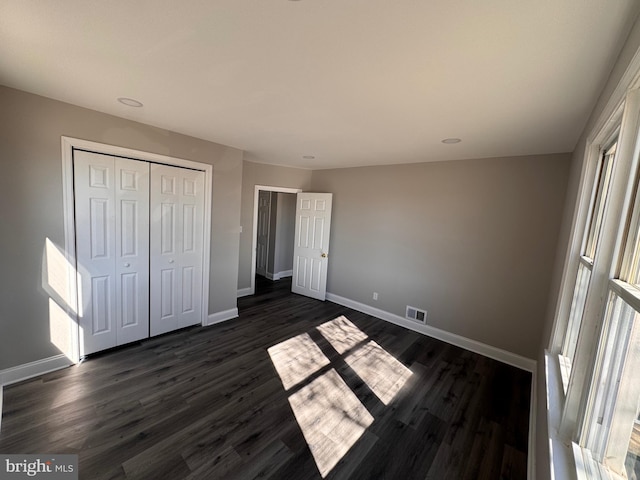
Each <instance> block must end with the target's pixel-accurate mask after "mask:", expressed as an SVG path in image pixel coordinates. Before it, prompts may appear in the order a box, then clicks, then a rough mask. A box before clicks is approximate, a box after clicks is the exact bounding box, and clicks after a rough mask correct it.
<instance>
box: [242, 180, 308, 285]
mask: <svg viewBox="0 0 640 480" xmlns="http://www.w3.org/2000/svg"><path fill="white" fill-rule="evenodd" d="M300 191H301V190H300V189H294V188H285V187H272V186H264V185H256V186H255V192H254V209H253V258H252V262H251V270H252V271H251V294H252V295H253V294H256V293H258V290H264V289H269V288H271V287H272V286H273V282H276V281H278V280H281V279H288V280H290V278H291V276H292V274H293V245H294V235H295V212H296V194H297V193H298V192H300Z"/></svg>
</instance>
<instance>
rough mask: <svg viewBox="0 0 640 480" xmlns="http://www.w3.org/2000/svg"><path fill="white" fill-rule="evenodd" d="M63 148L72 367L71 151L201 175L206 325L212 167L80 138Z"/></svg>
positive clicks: (76, 337)
mask: <svg viewBox="0 0 640 480" xmlns="http://www.w3.org/2000/svg"><path fill="white" fill-rule="evenodd" d="M61 144H62V192H63V216H64V255H65V259H66V261H67V269H66V272H65V276H66V281H67V287H68V291H69V292H70V293H71V294H70V297H71V298H70V299H69V302H68V304H67V305H66V306H65V307H64V309H65V313H66V314H67V316H68V317H69V319H70V320H71V321H72V322H73V325H72V326H71V327H70V335H71V339H70V342H71V343H70V345H72V347H73V350H72V352H70V353H71V357H72V358H70V359H69V360H71V361H72V362H74V363H78V362H79V361H80V326H79V320H78V317H79V316H78V313H77V312H78V308H79V306H78V305H79V303H78V298H77V292H78V273H77V272H76V269H75V265H76V243H75V238H76V221H75V213H74V192H73V151H74V150H87V151H90V152H95V153H101V154H105V155H112V156H120V157H126V158H131V159H134V160H142V161H146V162H151V163H161V164H164V165H171V166H175V167H183V168H190V169H192V170H200V171H202V172H204V219H203V252H202V253H203V255H202V263H203V264H202V305H201V316H202V318H201V325H203V326H206V325H207V317H208V312H209V274H210V272H209V270H210V269H209V260H210V258H209V257H210V253H211V199H212V195H213V190H212V185H213V166H212V165H208V164H206V163H200V162H194V161H192V160H185V159H182V158H176V157H169V156H166V155H160V154H157V153H151V152H144V151H141V150H134V149H130V148H125V147H118V146H115V145H108V144H104V143H98V142H92V141H89V140H82V139H79V138H72V137H65V136H63V137H62V138H61Z"/></svg>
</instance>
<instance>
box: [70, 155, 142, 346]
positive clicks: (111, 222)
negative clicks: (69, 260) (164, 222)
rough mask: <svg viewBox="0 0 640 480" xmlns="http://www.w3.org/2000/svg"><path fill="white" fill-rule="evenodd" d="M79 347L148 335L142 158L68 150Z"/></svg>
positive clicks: (115, 342)
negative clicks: (71, 155)
mask: <svg viewBox="0 0 640 480" xmlns="http://www.w3.org/2000/svg"><path fill="white" fill-rule="evenodd" d="M74 188H75V211H76V249H77V252H76V255H77V262H76V263H77V268H78V274H79V276H80V281H79V290H80V291H79V296H78V297H79V299H80V312H79V321H80V327H81V334H80V339H81V340H80V354H81V355H82V356H84V355H88V354H91V353H95V352H98V351H100V350H105V349H107V348H111V347H115V346H117V345H122V344H125V343H129V342H133V341H136V340H140V339H142V338H146V337H148V336H149V302H148V298H149V166H148V164H147V163H145V162H139V161H136V160H130V159H124V158H116V157H111V156H108V155H102V154H98V153H90V152H83V151H75V152H74Z"/></svg>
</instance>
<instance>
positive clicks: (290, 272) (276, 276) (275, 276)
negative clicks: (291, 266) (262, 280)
mask: <svg viewBox="0 0 640 480" xmlns="http://www.w3.org/2000/svg"><path fill="white" fill-rule="evenodd" d="M265 276H266V277H267V278H268V279H269V280H273V281H276V280H280V279H281V278H286V277H293V270H285V271H284V272H277V273H271V272H267V273H266V275H265Z"/></svg>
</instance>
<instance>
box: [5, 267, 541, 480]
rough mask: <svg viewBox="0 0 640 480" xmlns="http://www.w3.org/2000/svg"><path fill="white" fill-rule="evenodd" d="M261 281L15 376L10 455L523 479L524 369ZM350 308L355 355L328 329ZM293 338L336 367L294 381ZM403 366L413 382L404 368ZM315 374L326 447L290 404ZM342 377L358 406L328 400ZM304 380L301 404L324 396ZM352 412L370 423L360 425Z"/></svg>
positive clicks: (315, 472) (237, 474)
mask: <svg viewBox="0 0 640 480" xmlns="http://www.w3.org/2000/svg"><path fill="white" fill-rule="evenodd" d="M256 288H257V293H256V295H253V296H250V297H244V298H242V299H239V301H238V309H239V314H240V316H239V318H237V319H234V320H232V321H228V322H224V323H221V324H219V325H215V326H211V327H206V328H202V327H190V328H186V329H183V330H180V331H177V332H172V333H170V334H166V335H161V336H159V337H154V338H152V339H148V340H145V341H142V342H136V343H133V344H131V345H127V346H125V347H122V348H116V349H113V350H111V351H107V352H102V353H100V354H96V355H93V356H90V357H89V358H88V359H86V360H85V361H84V362H83V363H81V364H80V365H78V366H74V367H70V368H67V369H64V370H60V371H56V372H52V373H50V374H47V375H44V376H42V377H38V378H35V379H32V380H29V381H26V382H23V383H20V384H16V385H12V386H10V387H5V389H4V406H3V407H4V415H3V425H2V427H3V428H2V432H0V452H2V453H24V454H28V453H75V454H78V456H79V471H80V478H81V479H91V480H94V479H104V480H116V479H124V480H126V479H134V478H135V479H147V478H149V479H158V478H172V479H175V480H181V479H189V480H198V479H211V478H213V479H215V478H224V479H229V478H238V479H246V478H265V479H272V480H281V479H305V480H314V479H318V480H320V479H322V475H321V474H320V470H321V469H320V467H319V465H318V464H317V463H316V459H315V458H314V456H313V455H312V453H311V451H312V450H313V449H315V450H314V451H316V452H317V451H318V448H325V449H327V448H328V450H326V451H330V452H341V453H339V454H338V453H334V455H337V456H336V457H335V458H332V459H329V462H328V464H326V465H331V468H330V470H329V471H328V472H325V478H326V479H328V480H334V479H336V480H337V479H340V480H344V479H363V480H364V479H372V478H376V479H381V478H382V479H384V478H388V479H394V480H395V479H398V478H402V479H414V478H416V479H423V478H429V479H434V480H443V479H448V478H451V479H455V480H459V479H463V478H473V479H474V480H475V479H493V478H499V479H505V480H508V479H511V480H524V479H525V478H526V471H527V447H528V445H527V442H528V429H529V402H530V394H531V374H530V373H527V372H524V371H522V370H519V369H517V368H514V367H511V366H508V365H505V364H502V363H500V362H497V361H495V360H491V359H488V358H486V357H482V356H481V355H477V354H475V353H472V352H468V351H465V350H463V349H460V348H458V347H455V346H452V345H449V344H446V343H443V342H441V341H439V340H435V339H433V338H429V337H425V336H422V335H420V334H417V333H415V332H412V331H408V330H406V329H403V328H401V327H398V326H396V325H393V324H390V323H387V322H384V321H382V320H378V319H375V318H373V317H370V316H368V315H366V314H364V313H361V312H356V311H353V310H350V309H348V308H346V307H343V306H340V305H337V304H333V303H330V302H319V301H317V300H313V299H310V298H306V297H302V296H299V295H294V294H291V292H290V288H291V284H290V279H289V280H286V279H284V280H280V281H278V282H269V281H266V280H264V279H261V278H258V279H257V283H256ZM340 316H344V317H345V318H346V319H347V320H348V322H350V324H349V325H352V327H353V328H355V329H356V330H353V332H354V333H353V335H355V337H354V340H353V341H351V340H349V338H343V339H342V341H343V344H349V345H350V347H349V348H348V349H347V351H338V350H336V348H335V346H334V345H332V343H331V341H330V339H327V338H325V336H323V335H322V333H321V330H322V328H324V327H322V328H321V329H319V328H318V327H320V326H321V325H324V324H327V322H331V321H332V320H334V319H336V318H338V317H340ZM331 325H334V324H333V323H332V324H331ZM345 325H346V324H345ZM352 327H349V328H352ZM325 330H326V329H325ZM356 333H357V335H356ZM299 335H308V337H309V338H310V339H311V341H312V342H313V343H314V344H315V345H316V346H317V348H318V349H319V351H320V352H322V353H321V355H323V356H324V357H326V358H327V359H328V363H327V364H326V365H324V366H322V367H321V368H320V369H316V370H314V371H313V373H306V372H305V371H302V372H299V374H296V375H297V376H296V378H299V379H300V380H297V382H298V383H297V384H296V385H294V386H291V387H287V388H285V386H284V385H283V384H282V380H281V379H280V376H279V374H278V372H277V371H276V368H275V366H274V363H273V360H272V358H271V357H270V354H269V349H270V348H271V347H274V346H276V345H278V344H280V343H282V342H284V341H287V340H289V339H292V338H294V337H297V336H299ZM356 337H357V338H356ZM371 342H375V344H373V343H371ZM314 348H315V347H314ZM342 350H344V349H342ZM292 355H294V356H295V355H296V352H292ZM301 358H303V357H301ZM291 365H293V366H295V365H297V364H296V362H295V361H294V362H293V363H291ZM409 370H410V371H411V372H412V374H411V375H410V376H408V378H407V376H406V375H405V376H402V375H401V374H400V373H398V372H403V371H407V372H408V371H409ZM395 375H398V376H397V377H395ZM327 379H331V380H330V382H333V383H327V381H328V380H327ZM312 382H314V383H313V385H323V386H322V387H321V388H322V389H324V390H326V391H324V390H323V391H317V395H318V398H320V397H322V398H325V401H323V402H318V404H317V406H316V407H314V408H318V409H320V410H316V411H311V410H310V411H309V412H307V411H306V410H305V411H304V412H302V413H300V414H301V415H305V418H306V420H304V421H305V422H312V424H309V425H307V426H306V427H304V428H309V426H311V427H312V428H314V429H317V432H316V433H314V434H313V435H311V434H309V435H307V437H308V438H322V439H323V440H322V442H325V443H324V444H323V445H324V446H322V445H309V444H307V440H305V435H304V434H303V431H302V428H303V427H302V426H301V424H299V423H298V419H297V418H296V416H295V412H294V410H293V407H292V403H291V399H292V398H296V399H298V400H299V395H298V396H296V395H297V393H298V392H301V391H303V389H305V388H307V387H308V386H309V385H310V384H312ZM367 382H369V383H367ZM332 385H333V386H332ZM334 387H335V388H337V390H335V391H336V392H338V391H340V392H342V393H341V394H340V395H343V396H344V398H345V399H346V398H347V397H348V398H349V401H348V402H347V403H348V404H349V405H350V406H349V409H347V410H348V411H347V410H345V411H342V412H340V411H331V410H328V409H335V408H340V407H339V405H342V404H343V403H344V402H341V401H338V400H339V398H338V397H336V396H335V395H337V394H335V393H334V394H333V395H334V397H331V395H332V394H331V392H330V391H329V390H331V389H334ZM338 387H339V388H338ZM304 392H306V394H307V396H305V397H304V398H305V400H304V403H303V404H302V405H304V408H305V409H306V408H307V405H311V404H312V403H313V402H314V401H315V400H314V398H315V397H313V395H312V396H311V397H309V396H308V395H309V394H310V392H314V390H309V389H306V390H304ZM294 396H296V397H294ZM298 400H296V401H298ZM297 405H298V406H297V407H296V408H298V409H300V405H301V404H300V403H298V404H297ZM344 408H346V407H344ZM322 409H327V410H322ZM356 411H357V412H360V413H358V417H359V418H361V419H367V421H366V422H364V423H362V424H361V425H360V424H357V422H356V423H354V418H355V417H354V415H353V412H356ZM350 412H351V413H350ZM341 415H342V416H343V417H344V419H345V420H344V421H342V420H340V418H342V417H341ZM323 418H324V419H328V418H332V419H333V420H332V422H333V423H332V425H334V427H332V428H335V429H336V432H332V431H327V430H326V424H327V422H323ZM323 427H324V428H325V430H323ZM352 427H353V428H356V430H355V432H356V433H354V432H352V431H350V428H352ZM343 438H344V439H345V440H341V439H343ZM327 439H332V440H331V441H333V442H334V443H335V442H337V444H335V445H330V444H328V443H326V442H327ZM346 439H349V440H348V441H349V444H348V445H346V446H343V445H340V442H342V441H347V440H346ZM310 441H312V440H310ZM329 447H330V448H329ZM338 456H339V458H337V457H338Z"/></svg>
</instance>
